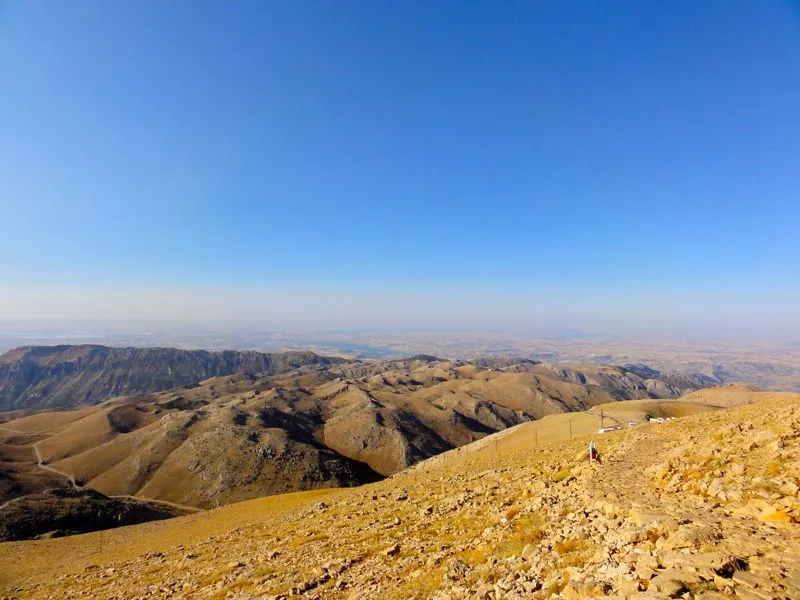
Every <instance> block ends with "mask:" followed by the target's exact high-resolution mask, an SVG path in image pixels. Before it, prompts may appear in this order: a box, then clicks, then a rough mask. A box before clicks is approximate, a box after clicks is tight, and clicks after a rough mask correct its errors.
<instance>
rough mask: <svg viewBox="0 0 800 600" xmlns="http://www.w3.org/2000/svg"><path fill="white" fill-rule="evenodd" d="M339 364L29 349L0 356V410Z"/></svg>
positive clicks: (88, 348)
mask: <svg viewBox="0 0 800 600" xmlns="http://www.w3.org/2000/svg"><path fill="white" fill-rule="evenodd" d="M342 362H345V361H343V359H339V358H330V357H322V356H318V355H316V354H314V353H312V352H284V353H275V354H264V353H261V352H253V351H244V352H236V351H223V352H209V351H205V350H178V349H176V348H109V347H106V346H93V345H84V346H33V347H24V348H17V349H16V350H11V351H9V352H7V353H6V354H4V355H2V356H0V411H2V410H17V409H34V410H41V409H52V408H70V407H74V406H79V405H82V404H98V403H100V402H102V401H104V400H107V399H109V398H113V397H116V396H123V395H133V394H147V393H150V392H156V391H161V390H168V389H172V388H175V387H178V386H182V385H192V384H195V383H197V382H199V381H202V380H203V379H206V378H208V377H213V376H217V375H230V374H233V373H241V372H245V373H266V374H275V373H285V372H288V371H291V370H293V369H297V368H299V367H303V366H308V367H310V368H316V367H320V368H322V367H328V366H331V365H336V364H340V363H342Z"/></svg>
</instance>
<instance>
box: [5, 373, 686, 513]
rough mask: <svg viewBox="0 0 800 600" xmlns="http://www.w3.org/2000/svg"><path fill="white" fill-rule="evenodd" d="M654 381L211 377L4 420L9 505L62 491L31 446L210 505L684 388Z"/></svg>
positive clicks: (614, 376)
mask: <svg viewBox="0 0 800 600" xmlns="http://www.w3.org/2000/svg"><path fill="white" fill-rule="evenodd" d="M653 381H654V380H651V379H642V378H641V377H639V376H637V375H636V374H633V373H630V372H628V371H626V370H625V369H620V368H616V367H587V368H586V370H584V371H581V370H580V369H579V368H578V367H570V368H559V367H553V366H550V365H544V364H538V363H534V362H532V361H523V362H522V363H518V364H517V363H512V364H509V365H507V366H506V367H504V368H503V369H495V368H481V367H478V366H476V365H474V364H470V363H464V362H461V361H457V362H453V361H444V360H439V359H436V358H433V357H414V358H411V359H405V360H400V361H386V362H373V363H344V364H337V365H331V366H328V367H326V368H320V367H319V365H317V366H316V367H315V368H313V369H309V368H308V367H304V368H301V369H298V370H295V371H292V372H291V373H287V374H278V375H266V374H262V375H252V374H237V375H233V376H225V377H214V378H209V379H207V380H205V381H203V382H202V383H200V384H196V385H188V386H185V387H184V388H182V389H178V390H173V391H171V392H161V393H156V394H150V395H144V396H132V397H122V398H117V399H114V400H110V401H108V402H106V403H103V404H101V405H99V406H97V407H93V408H87V409H80V410H72V411H62V412H55V413H41V414H36V415H31V416H27V417H23V418H19V419H14V420H9V421H7V422H6V423H4V424H3V425H2V426H1V427H0V442H2V443H3V446H0V450H2V451H3V455H2V456H3V458H4V462H2V463H0V474H2V476H3V478H4V479H3V480H4V482H5V483H4V484H3V485H4V490H3V491H4V492H5V493H6V496H4V497H3V498H2V499H4V500H7V499H9V498H11V497H14V496H15V495H20V494H23V493H28V492H31V491H39V490H41V489H44V488H45V487H50V486H52V485H53V473H52V472H46V471H45V470H44V469H42V468H37V465H36V454H35V452H34V445H35V446H36V448H38V451H39V453H40V454H41V456H42V458H43V460H44V461H45V462H47V463H48V465H49V468H50V469H55V470H57V471H61V472H64V473H68V474H70V475H72V476H74V478H75V479H76V480H78V481H79V482H80V483H81V484H84V485H87V486H89V487H92V488H95V489H97V490H99V491H101V492H103V493H106V494H110V495H121V494H123V495H138V496H141V497H146V498H155V499H160V500H167V501H171V502H175V503H178V504H183V505H186V504H188V505H192V506H199V507H205V508H208V507H214V506H218V505H219V504H224V503H228V502H233V501H238V500H243V499H247V498H253V497H258V496H262V495H266V494H275V493H285V492H289V491H295V490H303V489H314V488H319V487H330V486H346V485H353V484H360V483H365V482H369V481H375V480H376V479H378V478H380V476H385V475H391V474H392V473H396V472H398V471H400V470H402V469H404V468H406V467H408V466H409V465H412V464H414V463H416V462H418V461H419V460H423V459H425V458H428V457H430V456H433V455H436V454H439V453H441V452H444V451H447V450H450V449H452V448H455V447H459V446H463V445H465V444H469V443H471V442H473V441H475V440H477V439H480V438H482V437H484V436H485V435H488V434H491V433H494V432H496V431H499V430H502V429H505V428H507V427H510V426H513V425H516V424H519V423H523V422H526V421H531V420H534V419H539V418H542V417H544V416H547V415H552V414H559V413H564V412H567V411H576V410H584V409H587V408H590V407H592V406H596V405H601V404H606V403H609V402H613V401H615V400H619V399H625V398H631V397H647V396H649V395H652V394H655V393H664V394H668V395H677V394H678V393H679V390H677V389H674V388H671V387H669V386H666V385H665V384H658V383H653ZM662 388H663V389H662ZM38 478H41V481H40V482H39V483H38V484H37V480H38Z"/></svg>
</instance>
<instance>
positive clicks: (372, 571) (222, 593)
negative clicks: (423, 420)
mask: <svg viewBox="0 0 800 600" xmlns="http://www.w3.org/2000/svg"><path fill="white" fill-rule="evenodd" d="M760 400H762V401H760V402H757V403H754V404H751V405H745V406H741V407H737V408H732V409H728V410H719V411H711V412H706V413H701V414H696V415H690V416H686V417H682V418H680V419H678V420H676V421H672V422H669V423H664V424H645V425H640V426H638V427H636V428H633V429H630V430H626V431H621V432H616V433H612V434H606V435H604V436H602V438H600V439H599V440H598V441H599V444H600V449H601V453H602V457H603V462H602V464H594V465H590V464H588V463H587V461H586V459H585V446H586V443H587V441H588V439H589V438H588V437H584V438H575V439H573V440H571V441H570V440H565V441H559V442H555V443H546V444H539V445H538V446H537V445H536V444H535V442H534V438H533V436H531V435H530V428H531V427H532V426H533V425H534V424H526V425H522V426H520V427H517V428H515V429H512V430H509V431H507V432H503V433H501V434H499V435H498V439H497V442H496V443H495V442H494V440H493V439H492V438H487V439H486V440H482V441H480V442H478V443H477V444H476V445H474V446H469V447H466V448H462V449H460V450H454V451H451V452H449V453H447V455H445V456H443V457H439V458H436V459H433V460H431V461H426V462H424V463H420V464H419V465H417V466H416V467H415V468H414V469H411V470H409V471H406V472H403V473H399V474H397V475H395V476H394V477H392V478H390V479H387V480H385V481H382V482H380V483H376V484H372V485H369V486H366V487H362V488H358V489H354V490H331V491H327V492H314V493H313V494H312V495H289V496H276V497H272V498H268V499H264V500H255V501H250V502H247V503H243V504H237V505H232V506H229V507H225V508H222V509H218V510H214V511H210V512H207V513H203V514H202V515H195V516H192V517H184V518H180V519H175V520H172V521H170V522H164V523H151V524H147V525H144V526H135V527H130V528H125V529H118V530H113V531H109V532H106V533H105V534H104V535H105V544H106V546H105V550H104V551H103V553H98V547H99V541H100V540H99V536H98V534H88V535H84V536H75V537H72V538H65V539H58V540H43V541H40V542H35V543H31V542H22V543H7V544H3V545H2V546H0V549H2V550H3V551H4V555H5V556H6V557H8V558H7V561H6V564H5V565H4V566H6V568H5V569H4V572H3V575H2V577H3V584H4V585H5V586H6V588H7V589H9V590H14V591H13V593H14V594H15V595H18V596H20V597H23V598H45V597H51V598H52V597H55V598H66V597H70V598H75V597H95V598H112V597H117V598H119V597H125V598H189V597H191V598H212V597H213V598H224V597H230V598H234V597H235V598H242V599H244V598H263V597H266V598H272V597H287V598H295V597H296V598H353V599H355V598H437V599H440V600H444V599H446V598H450V599H460V598H481V599H486V598H501V597H502V598H549V597H551V595H552V594H555V593H560V597H562V598H579V597H590V596H610V597H617V598H622V597H625V598H637V597H641V598H656V599H657V598H669V597H683V598H689V599H692V598H709V599H712V598H724V597H730V596H736V597H741V598H767V597H770V598H772V597H775V598H794V597H798V595H800V531H799V528H800V524H798V523H800V502H799V499H798V478H800V471H799V470H798V469H800V466H799V465H800V460H799V459H800V436H799V435H798V431H800V396H798V395H794V396H790V395H783V396H780V395H773V396H772V397H771V398H766V397H765V398H764V399H760ZM670 410H671V409H670ZM67 557H69V558H67ZM56 578H58V580H56Z"/></svg>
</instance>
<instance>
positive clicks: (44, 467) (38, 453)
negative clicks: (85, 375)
mask: <svg viewBox="0 0 800 600" xmlns="http://www.w3.org/2000/svg"><path fill="white" fill-rule="evenodd" d="M0 430H2V431H8V432H10V433H14V434H17V435H45V434H46V432H43V431H19V430H17V429H11V428H9V427H0ZM31 447H32V448H33V453H34V455H35V456H36V466H37V467H39V468H40V469H42V470H43V471H48V472H50V473H53V474H54V475H58V476H59V477H63V478H64V479H66V480H67V481H68V482H69V484H70V485H71V486H72V487H73V489H76V490H82V489H83V488H84V486H82V485H81V484H79V483H78V481H77V480H76V479H75V476H74V475H72V474H71V473H67V472H66V471H61V470H59V469H55V468H53V467H51V466H49V465H47V463H46V462H45V459H44V457H43V456H42V451H41V450H40V449H39V442H35V443H33V444H32V445H31ZM23 497H24V496H20V498H23ZM110 497H111V498H119V499H127V500H136V501H137V502H146V503H149V504H160V505H162V506H169V507H172V508H177V509H179V510H183V511H187V512H191V513H198V512H204V509H202V508H197V507H196V506H187V505H185V504H178V503H176V502H169V501H168V500H157V499H155V498H147V497H144V496H131V495H130V494H118V495H114V496H110ZM20 498H13V499H11V500H9V501H8V502H6V503H5V504H2V505H0V510H3V509H4V508H5V507H6V506H8V505H9V504H12V503H14V502H16V501H17V500H19V499H20Z"/></svg>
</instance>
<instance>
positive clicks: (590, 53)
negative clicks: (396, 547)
mask: <svg viewBox="0 0 800 600" xmlns="http://www.w3.org/2000/svg"><path fill="white" fill-rule="evenodd" d="M0 81H1V82H2V89H3V92H2V93H0V253H2V256H3V257H4V260H3V261H0V320H2V321H14V320H20V321H21V320H34V321H36V320H40V321H52V320H59V319H64V320H68V319H85V320H98V321H99V320H113V319H121V320H135V319H161V320H170V321H195V322H204V321H207V322H212V321H213V322H218V321H226V322H242V323H257V322H269V323H285V324H287V326H288V325H292V326H298V325H302V324H306V325H309V326H311V325H313V326H320V327H329V328H334V327H359V326H364V327H475V328H485V327H515V326H519V327H540V328H546V327H555V328H564V329H581V330H587V331H603V332H609V331H617V332H620V333H625V334H628V333H643V334H661V333H686V334H696V333H698V332H704V333H708V334H715V333H716V334H729V333H732V332H733V333H741V334H747V335H755V336H757V335H763V336H767V337H780V338H783V339H799V338H800V235H798V229H800V227H798V223H800V203H798V201H797V199H798V197H799V196H798V194H799V193H800V163H799V162H798V157H800V111H798V110H797V107H798V106H800V6H798V5H797V4H796V3H793V2H789V1H785V2H770V3H754V2H744V1H722V0H716V1H709V2H704V3H674V2H653V3H633V2H621V1H620V2H616V1H615V2H604V3H586V2H559V3H544V2H542V3H521V2H520V3H515V2H509V3H501V4H497V3H488V2H478V3H469V4H465V3H462V2H450V1H441V2H435V3H422V2H402V3H400V2H396V3H388V2H387V3H368V2H354V1H347V2H339V3H335V4H320V3H314V2H307V1H297V2H291V3H278V2H263V3H259V2H243V3H238V4H236V5H231V4H228V3H223V2H218V1H217V2H206V1H203V2H188V1H177V2H171V3H169V4H163V3H157V2H153V1H143V2H136V3H133V2H125V3H116V4H113V5H111V4H108V3H104V2H99V1H87V0H78V1H76V2H71V3H69V5H66V4H52V3H49V4H45V3H10V2H0Z"/></svg>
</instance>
